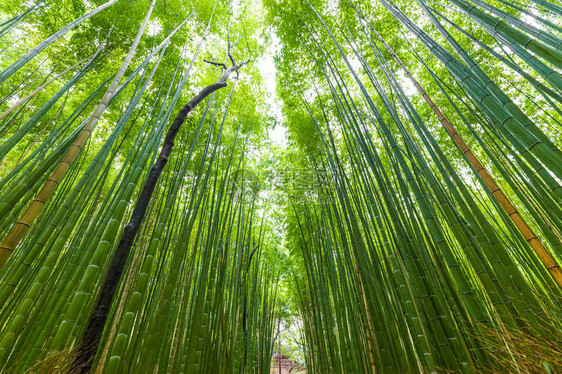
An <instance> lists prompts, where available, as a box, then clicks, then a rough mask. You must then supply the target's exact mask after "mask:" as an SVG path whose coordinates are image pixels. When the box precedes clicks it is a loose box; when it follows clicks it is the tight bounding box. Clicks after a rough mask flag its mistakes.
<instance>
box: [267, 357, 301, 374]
mask: <svg viewBox="0 0 562 374" xmlns="http://www.w3.org/2000/svg"><path fill="white" fill-rule="evenodd" d="M279 361H281V363H279ZM279 364H281V365H279ZM279 366H281V371H279ZM269 373H270V374H305V373H306V370H305V369H304V367H303V366H302V365H300V364H298V363H296V362H293V361H292V360H291V359H290V358H289V357H287V356H285V355H279V354H275V355H273V357H272V358H271V369H270V370H269Z"/></svg>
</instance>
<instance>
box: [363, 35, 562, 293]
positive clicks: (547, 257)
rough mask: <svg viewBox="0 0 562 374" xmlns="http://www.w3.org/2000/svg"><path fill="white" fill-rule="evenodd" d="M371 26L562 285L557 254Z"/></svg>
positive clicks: (553, 276)
mask: <svg viewBox="0 0 562 374" xmlns="http://www.w3.org/2000/svg"><path fill="white" fill-rule="evenodd" d="M371 30H372V31H373V33H374V34H375V35H377V37H378V39H379V40H380V41H381V43H382V44H383V45H384V46H385V48H386V49H387V50H388V52H389V53H390V54H391V55H392V57H394V59H395V60H396V62H397V63H398V64H399V65H400V66H401V67H402V70H403V71H404V73H405V74H406V75H407V76H408V78H409V79H410V81H411V82H412V83H413V84H414V86H416V89H417V90H418V92H419V93H420V94H421V95H422V97H423V98H424V100H425V101H426V103H427V104H428V105H429V106H430V107H431V109H432V110H433V112H434V113H435V114H436V115H437V118H439V121H440V122H441V124H442V125H443V127H445V129H446V130H447V132H448V133H449V135H450V136H451V138H453V140H454V141H455V143H456V144H457V146H458V147H459V148H460V149H461V151H462V152H463V153H464V154H465V156H466V158H467V159H468V161H469V162H470V164H471V165H472V166H473V167H474V169H475V170H476V172H477V173H478V174H479V175H480V177H481V178H482V180H483V181H484V183H485V184H486V186H487V187H488V189H489V190H490V191H491V192H492V195H493V196H494V197H495V198H496V200H497V201H498V202H499V203H500V205H501V206H502V207H503V209H504V210H505V212H506V213H507V214H508V215H509V218H510V219H511V220H512V221H513V223H515V226H517V228H518V229H519V231H520V232H521V234H522V235H523V237H524V238H525V240H526V241H527V243H529V245H530V246H531V248H532V249H533V250H534V251H535V253H536V254H537V256H539V258H540V260H541V261H542V263H543V264H544V266H545V267H546V268H547V270H548V271H549V273H550V275H551V276H552V278H554V280H555V281H556V283H557V284H558V286H559V287H561V288H562V269H560V265H558V264H557V263H556V260H555V259H554V257H552V255H551V254H550V253H549V252H548V250H547V249H546V248H545V246H544V245H543V244H542V242H541V241H540V239H539V238H538V237H537V235H536V234H535V233H534V232H533V230H532V229H531V228H530V227H529V225H528V224H527V222H525V220H524V219H523V217H521V214H519V211H518V210H517V208H515V206H514V205H513V204H512V203H511V201H510V200H509V198H508V197H507V196H506V195H505V194H504V192H503V191H502V189H501V188H500V187H499V186H498V184H497V183H496V181H495V180H494V178H493V177H492V176H491V175H490V173H488V171H487V170H486V168H484V166H483V165H482V163H480V161H479V160H478V158H476V156H475V155H474V153H472V150H471V149H470V148H469V146H468V145H467V144H466V142H465V141H464V139H463V138H462V136H460V134H459V133H458V132H457V130H456V129H455V127H454V126H453V124H452V123H451V122H450V121H449V120H448V119H447V117H445V115H444V114H443V112H441V110H440V109H439V108H438V107H437V106H436V105H435V103H434V102H433V100H432V99H431V98H430V97H429V95H428V94H427V92H425V90H424V89H423V87H422V86H421V85H420V84H419V83H418V81H417V80H416V79H415V78H414V76H413V75H412V73H410V71H409V70H408V68H407V67H406V66H405V65H404V63H403V62H402V60H400V58H399V57H398V56H397V55H396V53H394V50H393V49H392V48H391V47H390V46H389V45H388V44H387V43H386V41H385V40H384V39H383V38H382V36H381V35H380V34H379V33H378V32H376V31H375V30H374V29H373V28H371Z"/></svg>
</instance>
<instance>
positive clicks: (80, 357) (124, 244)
mask: <svg viewBox="0 0 562 374" xmlns="http://www.w3.org/2000/svg"><path fill="white" fill-rule="evenodd" d="M228 56H229V57H230V59H231V61H232V63H233V65H232V66H231V67H230V68H228V69H226V71H225V73H224V75H223V76H222V78H221V80H220V81H219V82H218V83H214V84H211V85H209V86H207V87H205V88H203V90H201V92H199V94H198V95H197V96H195V97H194V98H193V99H192V100H191V101H190V102H189V103H187V104H186V105H185V106H184V107H183V108H182V109H181V110H180V112H179V114H178V116H177V117H176V119H175V120H174V122H173V123H172V126H171V127H170V129H169V130H168V133H167V134H166V138H165V140H164V144H163V146H162V150H161V151H160V155H159V156H158V159H157V160H156V163H155V164H154V166H152V169H151V170H150V173H149V174H148V177H147V178H146V182H145V184H144V186H143V188H142V191H141V193H140V195H139V198H138V200H137V203H136V205H135V208H134V210H133V214H132V216H131V220H130V221H129V223H128V224H127V226H125V230H124V231H123V235H122V236H121V240H120V241H119V245H118V247H117V249H116V251H115V255H114V257H113V259H112V260H111V263H110V264H109V267H108V269H107V272H106V274H105V277H104V280H103V283H102V286H101V288H100V290H99V293H98V298H97V300H96V302H95V304H94V307H93V309H92V312H91V314H90V317H89V319H88V323H87V324H86V329H85V331H84V334H83V335H82V339H81V341H80V344H79V345H78V350H77V352H76V356H75V357H74V360H73V362H72V365H71V367H70V373H83V374H84V373H89V372H90V369H91V368H92V364H93V361H94V358H95V355H96V351H97V349H98V346H99V344H100V341H101V337H102V334H103V330H104V327H105V324H106V321H107V315H108V314H109V310H110V308H111V304H112V301H113V296H114V295H115V291H116V290H117V286H118V284H119V280H120V279H121V274H122V273H123V270H124V268H125V265H126V263H127V258H128V257H129V253H130V251H131V247H132V246H133V243H134V241H135V237H136V235H137V233H138V231H139V229H140V227H141V224H142V221H143V219H144V216H145V214H146V210H147V208H148V205H149V203H150V199H151V197H152V193H153V192H154V189H155V188H156V185H157V183H158V178H159V177H160V174H162V170H163V169H164V166H166V163H167V162H168V158H169V156H170V154H171V153H172V148H173V147H174V139H175V138H176V135H177V134H178V131H179V129H180V127H181V125H182V124H183V123H184V121H185V118H186V117H187V115H188V114H189V113H190V112H191V111H192V110H193V108H195V107H196V106H197V104H199V103H200V102H201V101H202V100H203V99H205V98H206V97H207V96H209V95H210V94H212V93H213V92H215V91H217V90H219V89H221V88H224V87H226V82H227V80H228V78H229V76H230V74H231V73H232V72H238V69H239V68H240V67H242V66H243V65H245V64H247V62H246V63H241V64H240V65H236V63H235V62H234V59H233V58H232V56H231V55H230V40H229V49H228ZM212 64H214V65H219V66H222V67H223V68H225V67H226V66H225V65H224V64H216V63H212Z"/></svg>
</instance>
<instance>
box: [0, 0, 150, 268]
mask: <svg viewBox="0 0 562 374" xmlns="http://www.w3.org/2000/svg"><path fill="white" fill-rule="evenodd" d="M155 3H156V0H153V1H152V4H151V5H150V9H149V10H148V13H147V14H146V17H145V18H144V21H143V23H142V25H141V27H140V29H139V31H138V32H137V35H136V37H135V40H134V41H133V44H132V45H131V47H130V48H129V52H128V53H127V56H126V57H125V60H123V63H122V64H121V67H120V68H119V70H118V71H117V74H116V75H115V77H114V78H113V81H112V82H111V85H110V86H109V88H108V89H107V91H106V92H105V95H104V96H103V98H102V99H101V101H100V102H99V104H98V105H97V106H96V108H95V109H94V113H93V114H92V115H91V116H90V118H88V120H87V122H86V125H85V126H84V128H83V129H82V131H80V134H78V137H77V138H76V140H75V141H74V143H72V145H71V146H70V148H69V149H68V151H67V152H66V154H65V155H64V157H63V159H62V160H61V161H60V162H59V164H58V165H57V167H56V168H55V170H54V171H53V173H52V174H51V176H50V177H49V178H48V179H47V181H45V184H44V185H43V187H42V188H41V190H40V191H39V193H38V194H37V196H35V198H34V199H33V200H32V201H31V204H30V205H29V207H28V208H27V209H26V211H25V212H24V213H23V215H22V216H21V217H20V218H19V220H18V221H17V222H16V223H15V224H14V226H13V227H12V229H11V230H10V232H9V233H8V235H7V236H6V238H5V239H4V241H3V242H2V244H1V245H0V269H1V268H2V267H4V265H5V264H6V262H7V261H8V258H9V257H10V256H11V254H12V253H13V252H14V250H15V248H16V247H17V246H18V244H19V243H20V241H21V239H22V238H23V236H24V235H25V233H26V232H27V230H29V228H30V227H31V225H32V224H33V221H35V219H36V218H37V216H39V214H40V213H41V210H42V209H43V207H44V206H45V204H46V203H47V200H49V198H50V197H51V195H52V194H53V192H54V191H55V189H56V188H57V186H58V185H59V183H60V182H61V180H62V178H64V176H65V175H66V172H67V171H68V169H70V166H71V165H72V163H73V162H74V160H76V157H77V156H78V154H79V153H80V151H81V150H82V147H83V146H84V144H86V141H87V140H88V138H89V137H90V134H91V133H92V131H94V129H95V127H96V125H97V123H98V121H99V119H100V117H101V116H102V114H103V112H104V111H105V108H106V107H107V104H108V103H109V100H110V99H111V97H112V96H113V95H114V94H115V91H116V89H117V87H118V85H119V82H120V81H121V78H123V75H124V74H125V70H126V69H127V67H128V66H129V63H130V62H131V59H132V58H133V55H134V54H135V51H136V49H137V45H138V44H139V41H140V39H141V37H142V35H143V33H144V29H145V28H146V25H147V23H148V20H149V18H150V14H151V13H152V10H153V9H154V4H155Z"/></svg>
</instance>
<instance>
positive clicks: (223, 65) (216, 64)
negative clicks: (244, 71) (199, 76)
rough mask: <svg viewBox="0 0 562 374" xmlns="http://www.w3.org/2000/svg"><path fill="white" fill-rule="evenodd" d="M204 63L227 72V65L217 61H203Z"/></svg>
mask: <svg viewBox="0 0 562 374" xmlns="http://www.w3.org/2000/svg"><path fill="white" fill-rule="evenodd" d="M203 61H205V62H206V63H208V64H211V65H215V66H220V67H222V68H223V69H225V70H226V69H227V67H226V65H225V64H223V63H220V62H215V61H209V60H203Z"/></svg>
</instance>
